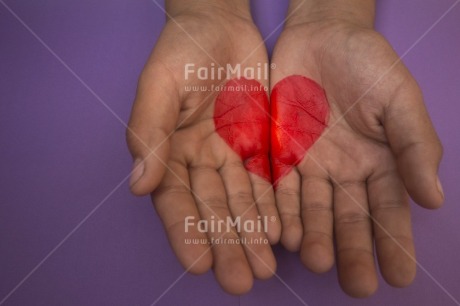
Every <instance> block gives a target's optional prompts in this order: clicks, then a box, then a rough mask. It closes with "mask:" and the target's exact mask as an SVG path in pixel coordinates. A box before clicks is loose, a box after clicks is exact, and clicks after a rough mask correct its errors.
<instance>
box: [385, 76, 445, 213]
mask: <svg viewBox="0 0 460 306" xmlns="http://www.w3.org/2000/svg"><path fill="white" fill-rule="evenodd" d="M406 83H408V84H403V86H401V87H400V89H399V90H398V92H397V94H396V95H395V97H394V99H393V100H392V101H391V102H390V105H389V106H388V107H387V109H386V110H385V114H384V128H385V132H386V135H387V138H388V140H389V142H390V146H391V148H392V150H393V152H394V154H395V156H396V160H397V164H398V170H399V172H400V174H401V177H402V179H403V181H404V184H405V186H406V189H407V191H408V192H409V194H410V196H411V197H412V199H413V200H414V201H415V202H416V203H418V204H419V205H421V206H423V207H425V208H438V207H440V206H441V205H442V202H443V201H444V194H443V191H442V187H441V183H440V181H439V178H438V175H437V172H438V167H439V162H440V161H441V157H442V146H441V142H440V140H439V138H438V136H437V135H436V131H435V130H434V127H433V125H432V123H431V120H430V118H429V116H428V113H427V111H426V108H425V105H424V103H423V97H422V93H421V91H420V88H419V87H418V85H417V83H416V82H415V80H414V79H412V78H410V80H409V81H407V82H406Z"/></svg>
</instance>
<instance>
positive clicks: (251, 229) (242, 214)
mask: <svg viewBox="0 0 460 306" xmlns="http://www.w3.org/2000/svg"><path fill="white" fill-rule="evenodd" d="M219 172H220V174H221V176H222V179H223V182H224V185H225V190H226V193H227V199H228V206H229V208H230V212H231V214H232V216H233V220H238V219H239V222H240V223H239V225H240V228H239V235H240V237H241V238H242V239H243V241H246V243H243V244H242V245H243V248H244V250H245V252H246V258H247V259H248V261H249V264H250V265H251V268H252V271H253V273H254V276H255V277H257V278H260V279H267V278H269V277H271V276H272V275H273V273H274V272H275V270H276V261H275V257H274V255H273V252H272V249H271V246H270V244H269V243H268V239H267V236H266V235H265V232H264V230H265V229H266V225H265V224H267V225H268V221H267V220H263V219H261V218H260V216H259V212H258V211H257V206H256V204H255V202H254V198H253V196H252V188H251V182H250V180H249V176H248V173H247V171H246V169H245V168H244V166H243V164H242V163H241V162H240V161H235V162H227V163H225V164H224V165H223V166H222V167H221V168H220V170H219ZM253 241H254V242H256V243H252V242H253Z"/></svg>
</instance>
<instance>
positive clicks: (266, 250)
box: [127, 0, 281, 294]
mask: <svg viewBox="0 0 460 306" xmlns="http://www.w3.org/2000/svg"><path fill="white" fill-rule="evenodd" d="M166 8H167V12H168V16H169V17H170V18H169V19H168V21H167V24H166V26H165V28H164V30H163V32H162V34H161V36H160V38H159V40H158V42H157V44H156V46H155V48H154V50H153V52H152V54H151V56H150V58H149V60H148V62H147V64H146V65H145V68H144V70H143V72H142V74H141V76H140V79H139V84H138V91H137V95H136V100H135V102H134V106H133V109H132V114H131V118H130V122H129V129H128V131H127V142H128V146H129V149H130V151H131V153H132V155H133V158H134V169H133V173H132V177H131V183H130V184H131V185H130V186H131V190H132V192H133V193H134V194H136V195H146V194H149V193H151V195H152V200H153V203H154V207H155V209H156V211H157V212H158V215H159V216H160V218H161V220H162V222H163V224H164V227H165V229H166V232H167V235H168V238H169V241H170V244H171V246H172V248H173V250H174V252H175V254H176V256H177V258H178V260H179V261H180V262H181V264H182V265H183V266H184V268H186V269H187V270H188V271H189V272H191V273H194V274H201V273H205V272H206V271H208V270H209V269H210V268H211V267H212V269H213V270H214V273H215V276H216V279H217V281H218V282H219V284H220V285H221V286H222V288H223V289H224V290H225V291H227V292H229V293H232V294H243V293H245V292H247V291H249V290H250V289H251V287H252V284H253V278H254V277H255V278H260V279H266V278H268V277H270V276H272V275H273V273H274V271H275V269H276V262H275V258H274V255H273V253H272V250H271V247H270V244H259V245H244V246H242V245H236V244H218V245H214V246H213V247H212V248H210V246H209V245H205V244H204V245H201V244H195V245H193V244H185V243H184V239H186V238H202V239H204V238H206V234H205V233H201V232H199V231H198V229H197V227H191V228H190V229H189V232H188V233H187V232H186V231H185V228H184V227H185V225H184V224H185V222H184V219H185V218H186V217H189V216H193V217H194V220H195V222H197V221H198V220H200V219H203V220H208V221H210V220H212V219H214V220H219V219H220V220H226V217H227V216H232V217H236V216H242V221H244V220H247V219H251V220H254V221H256V220H257V217H258V216H259V215H260V216H267V217H269V218H270V217H272V216H273V217H275V218H276V221H275V222H270V223H269V224H268V227H269V228H268V233H267V234H265V233H264V232H255V233H247V232H244V231H243V232H242V233H240V234H239V236H240V237H246V238H248V239H251V238H252V239H259V238H263V239H265V238H267V239H268V240H269V242H270V243H276V242H277V241H278V240H279V237H280V233H281V224H280V221H279V217H278V212H277V210H276V206H275V202H274V192H273V189H272V187H271V184H270V182H268V181H266V180H264V179H263V178H261V177H259V176H257V175H255V174H252V173H249V172H248V171H247V170H246V169H245V168H244V164H243V162H242V160H241V158H240V157H239V156H238V154H237V153H235V152H234V151H233V150H232V148H230V147H229V146H228V145H227V143H226V142H225V140H224V139H222V138H221V137H220V136H219V135H218V133H217V132H216V130H215V126H214V120H213V114H214V101H215V99H216V97H217V94H218V92H207V91H206V92H189V91H185V86H187V85H203V86H207V87H208V88H211V86H212V85H214V86H218V85H223V84H224V83H225V80H207V81H201V80H199V79H198V78H197V74H196V73H195V74H192V75H190V78H189V79H188V80H186V79H185V76H184V67H185V65H186V64H188V63H193V64H195V67H196V68H195V69H197V68H199V67H210V65H211V63H213V62H215V66H216V67H217V66H218V65H222V66H225V65H226V64H231V65H232V66H235V65H236V64H241V65H242V68H244V67H251V66H252V67H256V65H257V64H258V63H267V54H266V50H265V48H264V46H263V42H262V39H261V37H260V35H259V32H258V31H257V29H256V27H255V26H254V24H253V22H252V20H251V16H250V12H249V4H248V2H247V1H245V0H237V1H223V0H222V1H212V2H211V1H199V0H197V1H193V2H191V1H179V0H177V1H175V0H170V1H166ZM172 18H173V19H172ZM184 29H185V31H186V32H187V34H186V33H185V32H184ZM257 81H258V82H260V83H262V84H263V85H264V86H267V88H268V80H257ZM266 154H267V160H268V153H266ZM207 234H208V236H207V237H208V238H214V239H217V238H223V239H225V238H227V239H235V238H237V237H238V234H237V233H236V231H235V229H234V228H233V229H231V232H229V233H226V232H224V233H217V232H215V233H211V232H208V233H207Z"/></svg>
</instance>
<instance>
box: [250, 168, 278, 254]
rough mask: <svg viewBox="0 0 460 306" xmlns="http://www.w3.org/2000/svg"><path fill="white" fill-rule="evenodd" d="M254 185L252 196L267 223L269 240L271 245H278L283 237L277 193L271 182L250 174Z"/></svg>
mask: <svg viewBox="0 0 460 306" xmlns="http://www.w3.org/2000/svg"><path fill="white" fill-rule="evenodd" d="M249 179H250V180H251V185H252V194H253V196H254V199H255V201H256V205H257V209H258V211H259V214H260V216H261V217H262V219H263V220H266V221H267V230H268V231H267V233H266V234H267V238H268V241H269V242H270V244H272V245H274V244H277V243H278V241H279V240H280V236H281V220H280V217H279V215H278V210H277V209H276V204H275V193H274V192H273V186H272V184H271V183H270V182H268V181H266V180H264V179H263V178H261V177H260V176H258V175H256V174H253V173H249Z"/></svg>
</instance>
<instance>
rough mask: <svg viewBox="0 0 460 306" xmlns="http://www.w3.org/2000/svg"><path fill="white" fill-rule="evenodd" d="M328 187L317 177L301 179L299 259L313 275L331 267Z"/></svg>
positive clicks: (332, 250)
mask: <svg viewBox="0 0 460 306" xmlns="http://www.w3.org/2000/svg"><path fill="white" fill-rule="evenodd" d="M332 193H333V190H332V186H331V184H330V182H329V181H328V180H325V179H324V178H320V177H313V176H311V177H308V176H304V177H302V197H301V212H302V222H303V239H302V246H301V250H300V258H301V260H302V262H303V264H304V265H305V266H306V267H307V268H308V269H310V270H311V271H313V272H315V273H324V272H327V271H328V270H330V269H331V268H332V266H333V264H334V246H333V238H332V237H333V212H332V201H333V200H332Z"/></svg>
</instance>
